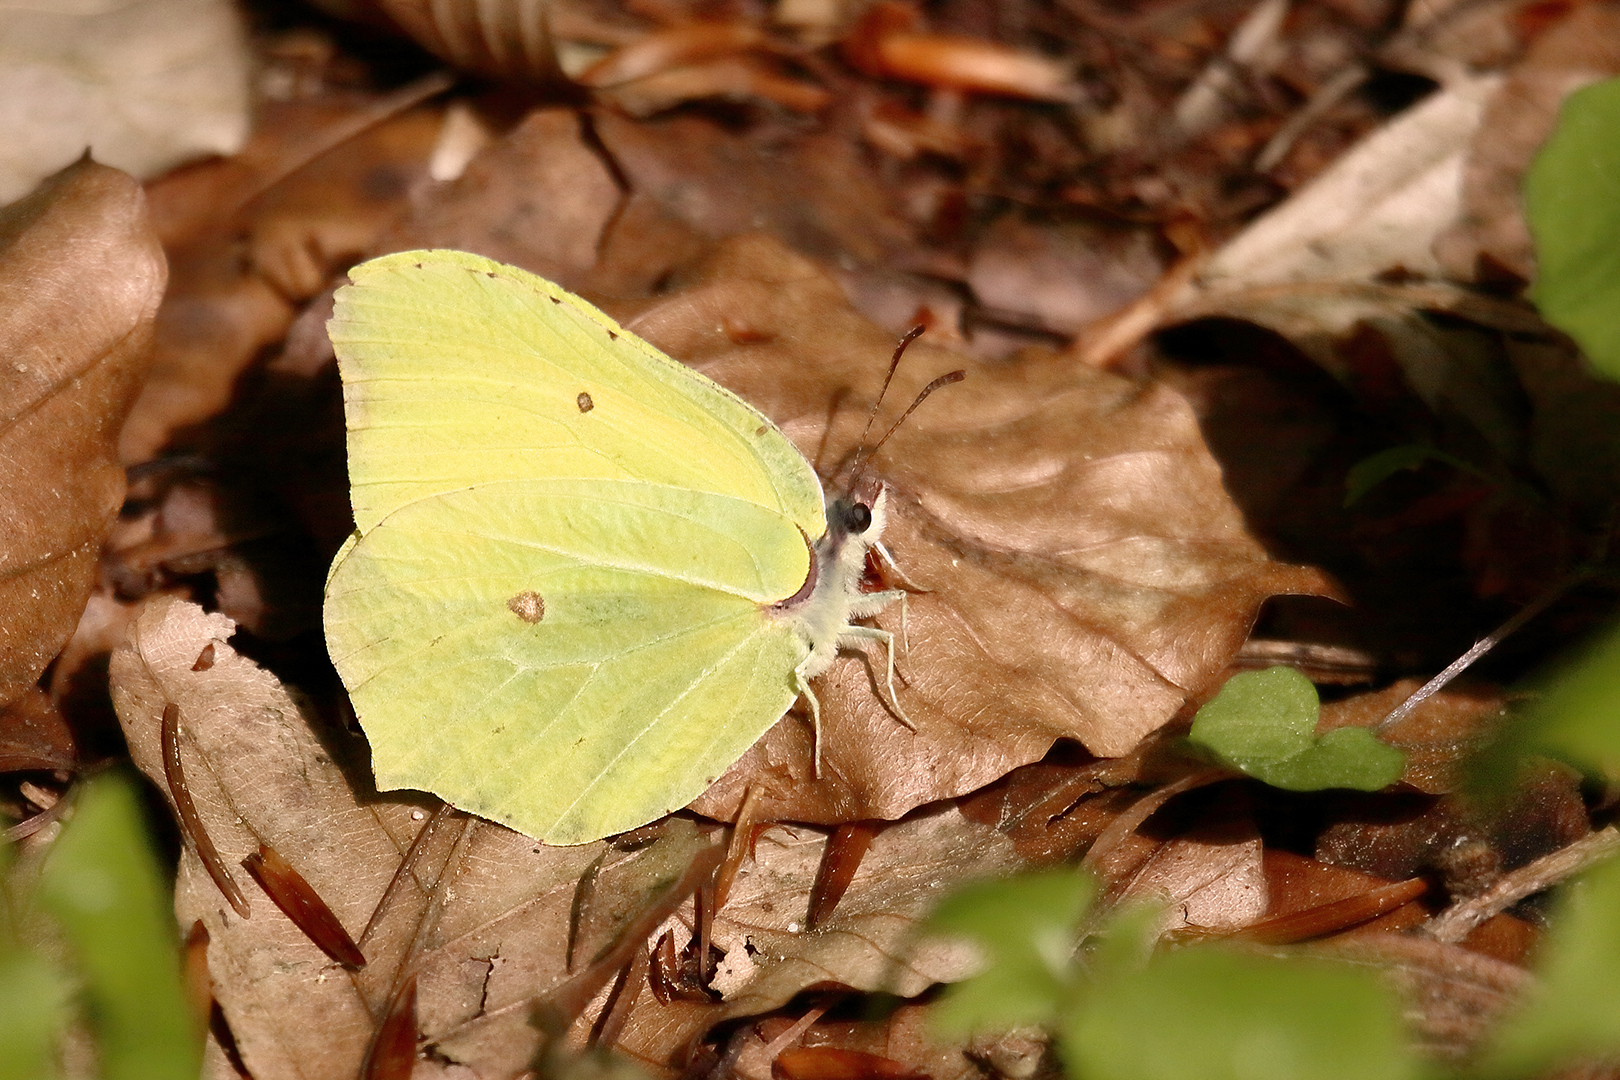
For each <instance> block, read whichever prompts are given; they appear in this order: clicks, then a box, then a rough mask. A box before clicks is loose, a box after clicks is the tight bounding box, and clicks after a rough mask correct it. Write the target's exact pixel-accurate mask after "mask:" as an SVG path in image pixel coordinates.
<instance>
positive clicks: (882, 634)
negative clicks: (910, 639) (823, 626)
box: [838, 594, 917, 731]
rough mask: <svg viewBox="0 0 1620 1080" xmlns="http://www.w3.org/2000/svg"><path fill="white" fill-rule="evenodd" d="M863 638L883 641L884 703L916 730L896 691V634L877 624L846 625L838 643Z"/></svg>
mask: <svg viewBox="0 0 1620 1080" xmlns="http://www.w3.org/2000/svg"><path fill="white" fill-rule="evenodd" d="M880 595H881V594H880ZM863 638H864V639H865V640H867V641H877V642H881V643H882V645H883V652H884V655H885V656H886V657H887V658H888V669H887V672H886V675H885V679H884V682H885V684H886V685H887V686H888V688H889V700H887V701H885V702H884V703H883V705H884V707H885V708H887V709H888V710H889V711H890V712H892V713H893V714H894V718H895V719H896V720H898V721H900V722H901V723H902V724H904V725H906V727H908V728H910V729H911V730H912V731H916V730H917V725H916V724H914V723H912V722H911V717H909V716H907V715H906V710H905V709H903V708H901V707H900V697H899V695H898V694H896V693H895V692H894V635H893V634H891V633H889V632H888V631H887V630H879V629H878V628H877V627H875V626H846V627H844V630H843V633H841V634H839V635H838V643H839V644H840V645H843V644H846V643H847V642H849V641H850V639H857V640H858V639H863Z"/></svg>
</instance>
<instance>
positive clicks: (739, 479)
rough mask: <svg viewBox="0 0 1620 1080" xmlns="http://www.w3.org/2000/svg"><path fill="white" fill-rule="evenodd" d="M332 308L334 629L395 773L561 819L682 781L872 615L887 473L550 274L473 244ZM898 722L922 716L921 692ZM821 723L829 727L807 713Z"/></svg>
mask: <svg viewBox="0 0 1620 1080" xmlns="http://www.w3.org/2000/svg"><path fill="white" fill-rule="evenodd" d="M349 279H350V284H348V285H346V286H344V287H343V288H340V289H339V290H338V291H337V295H336V299H335V307H334V313H333V316H332V319H331V321H330V322H329V323H328V324H327V325H328V332H329V334H330V336H331V339H332V343H333V346H334V348H335V350H336V352H337V358H338V368H339V372H340V374H341V376H342V379H343V400H344V409H345V415H346V421H347V428H348V454H349V479H350V487H351V498H352V503H353V508H354V519H355V526H356V528H355V532H354V534H353V535H352V536H351V537H350V538H349V540H348V542H347V543H346V544H345V545H344V547H343V548H342V550H340V551H339V552H338V554H337V557H336V558H335V559H334V561H333V564H332V569H331V571H330V573H329V575H328V578H327V587H326V601H325V611H324V616H325V627H326V640H327V646H328V651H329V653H330V655H331V658H332V661H333V663H334V664H335V665H336V667H337V670H338V673H339V675H340V676H341V677H342V679H343V683H344V685H345V687H347V689H348V691H349V695H350V699H351V701H352V702H353V705H354V708H355V712H356V714H357V715H358V717H359V720H360V724H361V727H362V728H363V729H364V730H365V733H366V736H367V739H368V740H369V742H370V744H371V750H372V767H373V771H374V772H375V774H376V780H377V786H378V788H379V789H380V790H392V789H396V788H419V789H424V790H427V791H431V792H433V793H434V794H436V795H438V796H440V797H441V798H443V799H445V800H446V801H448V802H450V803H452V804H454V805H455V806H457V807H459V808H461V809H463V810H467V811H470V812H472V813H475V814H478V815H480V816H483V817H486V818H489V819H491V820H494V821H497V822H500V823H502V824H504V825H508V826H510V827H512V828H514V829H516V830H518V831H519V832H522V833H525V834H527V835H529V836H532V837H535V838H536V839H539V840H543V841H545V842H547V843H553V844H577V843H584V842H587V841H590V840H594V839H598V838H600V837H603V836H607V835H611V834H613V833H617V832H622V831H625V830H627V829H631V828H634V827H636V826H638V825H641V824H644V823H646V822H648V821H651V820H654V819H655V818H658V817H661V816H663V815H664V814H666V813H668V812H670V811H672V810H675V809H678V808H680V807H682V806H685V805H686V804H687V803H689V802H691V801H692V800H693V799H694V798H696V797H697V796H698V795H699V794H701V793H702V791H703V790H704V789H705V788H706V787H708V786H709V784H711V783H712V782H713V781H714V780H715V779H716V778H717V777H718V776H719V775H720V774H721V773H722V772H724V771H725V769H726V768H727V767H729V766H730V765H731V764H732V763H733V762H735V761H736V760H737V758H739V757H740V756H741V755H742V753H743V752H744V751H745V750H747V748H748V747H749V746H750V745H752V744H753V743H754V742H755V741H756V740H757V739H758V738H759V737H760V736H761V735H763V734H764V733H765V731H766V730H767V729H769V728H770V727H771V726H772V725H773V724H774V723H776V721H777V720H778V719H780V718H781V717H782V716H783V715H784V714H785V713H786V712H787V710H788V709H789V708H790V707H791V706H792V705H793V703H794V701H795V700H796V699H797V698H799V697H800V696H803V697H804V698H806V700H807V701H808V703H809V705H810V708H811V712H812V714H813V717H814V719H815V722H816V724H817V728H818V731H819V722H820V706H819V703H818V702H817V700H816V697H815V694H814V692H813V691H812V689H811V686H810V680H811V679H813V678H815V677H816V676H817V675H819V674H821V673H822V672H824V671H826V670H827V668H828V667H829V666H830V665H831V664H832V662H833V659H834V657H835V656H836V655H837V653H838V650H839V648H840V646H851V645H859V644H861V643H863V642H872V641H875V642H877V643H879V644H881V645H882V646H883V647H884V648H885V649H886V651H887V656H888V662H887V669H886V674H887V682H886V685H887V689H888V700H889V704H890V708H891V711H893V712H894V713H895V715H896V716H897V717H899V718H900V719H901V720H905V714H904V712H902V711H900V710H899V702H898V700H897V699H896V698H895V694H894V642H893V640H892V638H891V636H890V634H889V633H888V632H887V631H884V630H881V629H878V628H875V627H868V626H861V625H858V624H856V622H855V620H858V619H862V618H867V617H870V616H872V615H876V614H877V613H879V612H880V611H882V610H883V609H884V608H886V607H888V606H889V605H890V604H893V603H895V602H896V601H901V600H902V599H903V596H904V593H903V592H902V591H901V590H885V591H881V592H872V593H864V592H862V591H861V581H862V578H863V576H864V575H865V573H866V567H867V553H868V551H870V550H871V549H872V548H873V547H874V546H875V545H877V544H878V543H879V538H880V537H881V536H882V533H883V525H884V515H885V503H886V494H885V493H884V492H883V490H882V489H881V488H878V489H877V492H876V495H875V496H874V497H871V498H870V499H867V500H861V499H857V498H855V497H853V496H849V495H839V496H833V497H828V496H825V495H824V494H823V491H822V487H821V484H820V482H819V480H818V479H817V477H816V474H815V471H814V470H813V469H812V468H811V466H810V463H809V462H808V461H806V460H805V458H804V456H803V455H802V454H800V453H799V451H798V450H797V449H796V448H795V447H794V446H793V444H792V443H790V442H789V441H788V439H787V437H786V436H785V435H784V434H783V433H782V432H781V431H780V430H779V429H778V428H777V427H776V425H774V424H772V423H771V422H770V420H768V419H767V418H766V417H765V416H764V415H763V414H761V413H760V412H758V411H757V410H755V409H754V408H753V407H752V406H750V405H748V404H747V403H746V402H744V401H743V400H742V399H741V398H739V397H737V396H736V395H735V394H733V393H731V392H730V391H728V390H726V389H725V388H724V387H721V386H719V385H718V384H716V383H714V382H713V381H711V380H709V379H707V378H705V377H704V376H703V375H701V374H699V373H697V372H695V371H693V370H691V369H690V368H687V367H685V366H684V365H682V364H680V363H678V362H677V361H675V360H672V359H670V358H669V357H667V356H665V355H664V354H663V353H661V352H659V351H658V350H657V349H655V348H654V347H653V346H651V345H649V344H647V343H646V342H644V341H642V340H641V339H640V338H638V337H636V336H635V335H634V334H632V333H630V332H628V331H626V330H624V329H623V328H621V327H620V326H619V325H618V324H617V323H615V322H614V321H613V320H612V319H610V318H608V317H607V316H606V315H604V314H603V313H602V312H600V311H598V310H597V309H596V308H595V307H593V306H591V305H590V304H588V303H586V302H585V301H584V300H582V299H580V298H579V297H577V296H574V295H573V294H572V293H569V292H567V291H566V290H564V289H562V288H561V287H559V286H557V285H555V284H553V283H551V282H549V281H546V280H545V279H543V278H540V277H537V276H535V275H533V274H530V273H528V272H526V271H524V270H520V269H518V268H516V267H511V266H505V265H502V264H500V263H497V262H493V261H491V260H489V259H485V258H481V257H480V256H477V255H471V254H467V253H464V252H459V251H407V252H402V253H399V254H395V255H388V256H385V257H383V258H379V259H373V260H371V261H369V262H366V263H363V264H361V265H359V266H356V267H355V268H354V269H352V270H351V271H350V272H349ZM906 722H907V723H908V724H909V721H906ZM817 745H818V748H819V738H818V740H817Z"/></svg>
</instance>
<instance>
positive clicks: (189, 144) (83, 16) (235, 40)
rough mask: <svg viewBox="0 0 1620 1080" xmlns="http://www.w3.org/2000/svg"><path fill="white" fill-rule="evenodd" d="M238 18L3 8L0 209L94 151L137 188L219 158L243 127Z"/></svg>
mask: <svg viewBox="0 0 1620 1080" xmlns="http://www.w3.org/2000/svg"><path fill="white" fill-rule="evenodd" d="M245 36H246V35H245V34H244V32H243V26H242V19H241V16H240V15H239V13H238V12H237V10H236V8H235V5H233V4H230V3H226V2H222V0H158V2H155V3H154V2H152V0H112V2H108V3H96V4H7V5H6V8H5V18H4V19H3V20H0V130H3V131H4V132H5V133H6V138H5V143H4V145H3V146H0V200H9V199H15V198H17V197H19V196H21V195H23V194H24V193H25V192H27V191H28V189H29V188H31V187H33V186H34V185H35V184H36V183H38V182H39V181H40V180H42V179H43V178H44V177H45V176H46V175H48V174H49V173H51V172H53V171H55V170H57V169H60V168H62V167H63V166H64V165H66V164H67V163H68V162H71V161H72V160H73V159H74V158H75V157H77V156H79V155H80V154H82V153H83V152H84V149H85V147H87V146H93V147H94V148H95V152H96V156H97V158H99V159H100V160H102V161H105V162H107V163H109V164H112V165H115V166H117V167H118V168H120V169H125V170H128V171H129V172H131V173H134V174H135V175H136V176H138V177H140V178H142V179H145V178H147V177H149V176H152V175H154V174H156V173H159V172H162V171H163V170H165V169H170V168H173V167H174V166H175V165H178V164H180V163H182V162H184V161H188V160H192V159H195V158H201V157H207V156H208V155H210V154H229V153H232V152H234V151H235V150H236V149H237V148H238V147H240V146H241V145H242V141H243V139H244V138H246V136H247V129H248V123H249V113H250V108H251V107H250V104H249V92H248V73H249V69H250V68H251V66H252V64H251V61H250V59H249V56H248V50H247V46H246V42H245V41H244V38H245Z"/></svg>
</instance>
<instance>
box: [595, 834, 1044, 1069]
mask: <svg viewBox="0 0 1620 1080" xmlns="http://www.w3.org/2000/svg"><path fill="white" fill-rule="evenodd" d="M826 844H827V835H826V833H824V832H820V831H817V830H813V829H807V828H803V827H798V826H781V827H777V828H773V829H771V830H770V831H768V832H766V833H765V834H764V835H762V836H761V837H760V838H759V840H758V842H757V844H756V845H755V851H754V858H753V860H752V862H751V863H748V864H745V866H744V868H743V870H742V871H741V872H740V873H739V874H738V876H737V878H736V881H735V882H734V884H733V886H732V889H731V894H730V899H728V900H727V902H726V904H725V906H724V907H722V908H721V909H720V911H719V912H718V914H717V915H716V916H715V920H714V927H713V941H714V943H715V944H716V945H717V946H719V947H720V948H721V949H723V950H725V954H726V955H725V958H724V959H723V960H721V962H720V964H719V967H718V970H717V971H716V973H715V977H714V981H713V986H714V988H715V989H716V990H718V991H720V992H721V993H722V994H723V995H724V1002H723V1004H722V1005H721V1006H720V1007H719V1008H718V1010H717V1011H715V1012H713V1013H711V1014H709V1015H703V1014H691V1013H687V1014H686V1022H685V1023H679V1022H675V1023H672V1022H671V1017H670V1012H671V1010H670V1009H669V1008H668V1007H663V1006H659V1005H658V1004H657V1002H656V1001H654V1000H652V998H651V997H650V995H648V996H645V997H644V998H643V999H638V1001H637V1005H636V1008H635V1010H634V1011H633V1012H632V1013H631V1016H630V1019H629V1022H628V1023H627V1025H626V1027H625V1030H624V1033H623V1034H622V1035H621V1037H620V1039H621V1046H622V1047H623V1049H624V1050H625V1051H626V1052H627V1053H630V1054H632V1055H634V1056H636V1057H638V1058H640V1059H642V1060H643V1061H645V1062H647V1063H649V1064H652V1065H658V1066H662V1065H665V1064H667V1063H668V1060H669V1057H670V1055H671V1054H672V1053H673V1052H674V1051H675V1050H676V1049H677V1048H679V1047H681V1046H683V1045H685V1043H686V1042H688V1041H689V1040H690V1039H691V1038H692V1037H693V1036H694V1035H696V1034H699V1033H701V1032H702V1030H704V1029H705V1028H706V1027H708V1026H710V1025H712V1024H714V1023H716V1022H718V1021H719V1020H721V1019H726V1018H740V1017H747V1016H756V1015H759V1014H761V1013H765V1012H769V1011H771V1010H773V1009H776V1008H779V1007H780V1006H782V1005H784V1004H786V1003H787V1002H788V1001H789V1000H791V999H792V998H793V997H794V996H795V995H797V994H799V993H801V992H802V991H804V990H806V989H811V988H818V987H819V988H837V987H845V988H850V989H854V990H869V991H882V992H885V993H890V994H896V995H899V996H901V997H911V996H915V995H917V994H919V993H921V992H922V991H924V990H926V989H927V988H928V987H929V986H930V985H932V984H933V983H936V982H949V981H952V980H955V979H960V978H963V977H964V976H966V975H967V974H969V973H970V972H971V970H972V967H973V964H974V963H975V957H976V954H974V953H973V951H972V950H971V949H966V948H964V947H962V946H961V945H960V943H956V942H950V941H945V940H940V939H922V938H920V937H919V934H918V928H917V924H918V922H919V921H920V920H921V919H922V918H923V917H924V916H926V915H927V914H928V913H929V911H930V910H931V909H932V908H933V906H934V904H935V903H937V902H938V901H939V899H940V898H941V897H943V896H944V895H945V894H946V893H948V892H949V891H950V889H951V888H952V887H954V886H957V885H962V884H965V883H967V882H969V881H974V880H978V879H982V878H990V877H998V876H1004V875H1006V874H1008V873H1012V872H1013V871H1015V870H1018V869H1020V868H1021V867H1022V866H1023V865H1024V863H1023V861H1022V860H1021V859H1020V858H1019V857H1018V856H1017V855H1016V853H1015V852H1014V850H1013V845H1012V842H1011V841H1010V840H1008V839H1007V838H1006V837H1005V836H1003V835H1002V834H1001V833H999V832H998V831H997V830H996V829H994V828H992V827H990V826H987V825H981V824H975V823H973V822H970V821H968V820H967V819H966V818H964V817H963V816H962V815H961V813H960V811H958V810H956V809H954V808H946V809H942V810H939V811H936V812H934V813H930V814H924V815H920V816H918V817H916V818H912V819H908V820H906V821H903V822H900V823H899V824H897V825H893V826H891V827H889V828H887V829H885V830H884V831H883V832H882V833H880V834H879V835H878V836H877V837H876V838H875V839H874V840H873V842H872V846H871V848H870V849H869V850H868V852H867V854H866V857H865V858H864V859H863V860H862V861H861V866H860V869H859V870H858V871H857V872H856V874H855V877H854V880H853V881H852V882H851V883H850V886H849V889H848V891H846V892H845V894H844V897H843V899H842V900H841V901H840V902H839V904H838V907H837V908H836V909H835V910H834V912H833V914H832V916H831V917H830V918H829V919H828V920H827V921H826V923H825V924H823V925H822V926H820V927H817V928H816V929H815V930H809V929H807V928H806V925H805V923H806V915H807V911H808V906H809V902H810V889H811V885H812V884H813V882H814V881H815V877H816V871H817V868H818V867H819V866H820V864H821V858H822V852H823V851H824V850H825V848H826ZM682 932H683V934H689V932H690V931H689V928H687V927H683V928H682ZM683 940H684V939H683Z"/></svg>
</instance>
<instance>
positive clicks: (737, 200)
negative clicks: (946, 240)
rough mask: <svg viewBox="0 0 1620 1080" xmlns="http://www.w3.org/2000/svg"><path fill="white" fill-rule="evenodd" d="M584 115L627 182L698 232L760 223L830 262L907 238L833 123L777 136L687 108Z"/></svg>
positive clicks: (889, 249) (903, 244)
mask: <svg viewBox="0 0 1620 1080" xmlns="http://www.w3.org/2000/svg"><path fill="white" fill-rule="evenodd" d="M593 115H594V117H595V121H596V130H597V132H598V133H599V134H600V135H601V138H602V144H603V145H604V146H605V147H606V148H607V151H608V153H609V154H611V155H612V157H613V160H614V162H615V164H616V165H617V167H618V168H619V169H620V171H621V172H622V173H623V175H624V178H625V180H626V181H627V182H628V184H629V186H630V188H631V189H632V190H633V191H635V192H637V193H638V194H641V195H643V196H646V197H648V198H651V199H653V200H654V201H655V202H656V203H658V205H660V206H661V207H663V208H664V209H665V211H666V212H668V213H669V214H670V215H671V216H673V217H675V218H677V219H678V220H680V221H683V222H685V223H686V224H687V225H689V226H690V227H692V228H693V229H695V230H697V231H698V232H699V233H701V234H702V235H704V236H707V237H710V238H712V239H719V238H721V237H726V236H733V235H736V234H738V233H745V232H750V231H754V230H764V231H767V232H770V233H773V234H775V235H776V236H778V237H780V238H781V239H782V240H783V241H784V242H785V243H787V244H788V245H789V246H791V247H792V248H793V249H794V250H796V251H801V252H804V253H805V254H807V255H810V256H812V257H814V258H819V259H824V260H826V261H828V262H830V263H835V264H839V265H848V264H849V263H850V261H851V260H853V261H854V262H855V263H876V262H881V261H883V260H884V257H885V256H888V255H890V254H892V253H895V252H900V251H904V250H907V249H908V248H910V247H912V246H913V245H914V239H913V237H912V230H911V229H910V228H909V227H908V226H907V225H906V224H905V223H904V222H903V221H901V220H900V218H899V217H898V216H897V215H896V214H895V210H894V207H893V206H891V205H890V195H889V192H888V191H887V189H886V188H885V187H884V186H883V185H882V184H881V183H880V181H879V179H878V177H877V175H876V174H875V173H874V172H873V170H872V169H871V167H870V166H869V165H868V164H867V163H866V162H865V160H864V159H863V158H862V157H861V156H860V154H859V153H858V148H857V147H855V146H853V145H852V144H851V143H849V141H848V140H846V139H844V138H843V137H841V136H840V135H838V134H837V133H836V132H832V131H828V132H819V133H816V134H811V135H805V136H802V137H800V138H796V139H794V140H792V141H791V142H780V143H779V142H775V141H769V140H765V139H760V138H750V137H748V136H746V135H735V134H731V133H729V132H727V131H725V130H724V129H722V128H721V127H720V126H719V125H717V124H715V123H713V122H711V121H708V120H704V119H701V118H699V117H696V116H674V117H671V118H669V119H667V120H661V121H653V122H647V123H635V122H633V121H631V120H628V119H625V118H623V117H619V116H615V115H613V114H612V113H607V112H601V113H596V114H593Z"/></svg>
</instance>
